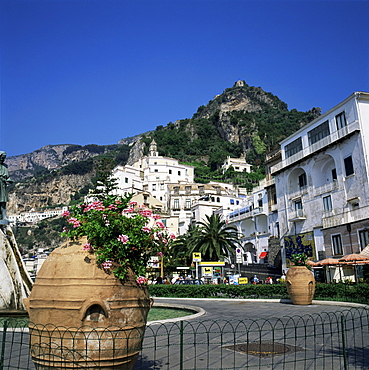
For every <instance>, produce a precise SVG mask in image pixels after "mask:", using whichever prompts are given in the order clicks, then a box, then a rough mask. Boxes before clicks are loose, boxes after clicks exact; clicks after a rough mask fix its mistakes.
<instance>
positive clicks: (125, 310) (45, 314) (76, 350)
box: [25, 239, 152, 370]
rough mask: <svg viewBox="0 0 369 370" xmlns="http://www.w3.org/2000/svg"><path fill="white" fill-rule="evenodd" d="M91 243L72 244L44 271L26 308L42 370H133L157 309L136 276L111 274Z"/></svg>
mask: <svg viewBox="0 0 369 370" xmlns="http://www.w3.org/2000/svg"><path fill="white" fill-rule="evenodd" d="M85 243H86V240H82V239H80V240H79V242H72V241H69V242H67V243H66V244H65V245H63V246H61V247H59V248H57V249H55V250H54V251H53V252H52V253H51V254H50V255H49V257H48V258H47V259H46V261H45V262H44V264H43V265H42V267H41V269H40V271H39V273H38V274H37V278H36V281H35V284H34V286H33V289H32V292H31V294H30V296H29V298H27V299H25V305H26V307H27V310H28V313H29V320H30V325H29V328H30V335H31V340H30V348H31V355H32V359H33V361H34V363H35V365H36V368H37V369H49V368H58V369H61V368H62V369H69V368H76V367H77V368H79V367H83V368H99V369H106V370H109V369H132V368H133V365H134V362H135V361H136V359H137V357H138V354H139V351H140V349H141V345H142V340H143V336H144V332H145V327H146V321H147V314H148V312H149V310H150V307H151V305H152V300H151V299H150V297H149V294H148V290H147V287H146V286H143V285H139V284H137V282H136V280H135V276H134V274H133V272H132V271H129V273H128V274H127V278H126V279H125V281H124V282H121V281H120V280H118V279H117V278H116V277H115V276H114V274H112V273H110V274H108V273H106V272H105V271H104V270H103V269H102V268H99V267H98V266H97V264H96V262H95V256H94V254H91V253H89V252H88V251H85V250H83V245H84V244H85Z"/></svg>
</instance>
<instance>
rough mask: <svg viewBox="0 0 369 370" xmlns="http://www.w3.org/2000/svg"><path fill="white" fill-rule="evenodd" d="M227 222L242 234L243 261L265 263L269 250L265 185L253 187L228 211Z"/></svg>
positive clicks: (246, 262)
mask: <svg viewBox="0 0 369 370" xmlns="http://www.w3.org/2000/svg"><path fill="white" fill-rule="evenodd" d="M227 222H228V223H229V224H233V225H235V226H236V227H237V230H238V232H239V233H240V234H241V235H242V238H241V241H242V249H243V253H242V254H243V263H245V264H250V263H265V262H267V261H268V251H269V237H270V235H271V234H270V230H269V223H268V197H267V192H266V190H265V186H264V185H263V184H262V185H261V186H259V187H257V188H255V189H254V191H253V193H252V194H250V195H248V196H246V198H244V199H243V201H242V203H241V204H240V205H239V206H238V208H237V209H236V210H234V211H233V212H231V213H229V214H228V216H227Z"/></svg>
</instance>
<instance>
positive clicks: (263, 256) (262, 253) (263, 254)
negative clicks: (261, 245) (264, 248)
mask: <svg viewBox="0 0 369 370" xmlns="http://www.w3.org/2000/svg"><path fill="white" fill-rule="evenodd" d="M267 255H268V252H261V253H260V256H259V259H261V258H265V257H266V256H267Z"/></svg>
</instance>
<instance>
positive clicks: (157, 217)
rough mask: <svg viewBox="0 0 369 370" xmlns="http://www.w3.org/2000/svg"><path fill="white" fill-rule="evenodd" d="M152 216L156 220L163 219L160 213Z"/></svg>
mask: <svg viewBox="0 0 369 370" xmlns="http://www.w3.org/2000/svg"><path fill="white" fill-rule="evenodd" d="M152 218H153V219H154V220H160V219H161V217H160V216H159V215H152Z"/></svg>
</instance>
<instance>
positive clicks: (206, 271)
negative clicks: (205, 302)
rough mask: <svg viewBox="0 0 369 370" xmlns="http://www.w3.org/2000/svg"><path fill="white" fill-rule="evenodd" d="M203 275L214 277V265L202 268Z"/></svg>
mask: <svg viewBox="0 0 369 370" xmlns="http://www.w3.org/2000/svg"><path fill="white" fill-rule="evenodd" d="M202 276H207V277H212V276H213V268H212V267H203V268H202Z"/></svg>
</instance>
